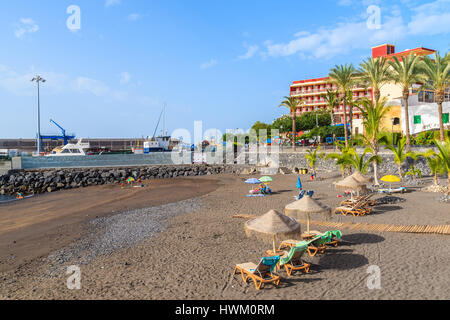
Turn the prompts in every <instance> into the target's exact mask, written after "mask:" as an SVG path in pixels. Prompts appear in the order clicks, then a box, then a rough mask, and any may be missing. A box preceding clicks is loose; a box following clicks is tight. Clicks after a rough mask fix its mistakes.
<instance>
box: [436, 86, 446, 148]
mask: <svg viewBox="0 0 450 320" xmlns="http://www.w3.org/2000/svg"><path fill="white" fill-rule="evenodd" d="M436 101H437V105H438V114H439V135H440V139H441V141H442V142H444V141H445V135H444V119H443V118H442V102H443V101H444V93H443V92H438V93H437V94H436Z"/></svg>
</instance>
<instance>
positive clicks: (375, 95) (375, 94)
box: [373, 89, 381, 102]
mask: <svg viewBox="0 0 450 320" xmlns="http://www.w3.org/2000/svg"><path fill="white" fill-rule="evenodd" d="M380 96H381V94H380V89H374V90H373V97H374V98H375V102H378V101H379V100H380Z"/></svg>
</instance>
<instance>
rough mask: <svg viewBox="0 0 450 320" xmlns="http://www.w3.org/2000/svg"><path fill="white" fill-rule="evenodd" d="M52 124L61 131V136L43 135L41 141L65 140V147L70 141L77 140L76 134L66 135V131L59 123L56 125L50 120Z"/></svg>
mask: <svg viewBox="0 0 450 320" xmlns="http://www.w3.org/2000/svg"><path fill="white" fill-rule="evenodd" d="M50 122H51V123H53V124H54V125H55V126H57V127H58V128H59V129H60V130H61V135H60V136H58V135H45V136H44V135H41V140H43V139H50V140H64V145H66V144H67V143H69V140H71V139H75V135H74V134H66V129H64V128H63V127H61V126H60V125H59V124H58V123H56V122H55V121H54V120H52V119H50Z"/></svg>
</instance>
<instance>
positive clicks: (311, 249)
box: [307, 233, 331, 257]
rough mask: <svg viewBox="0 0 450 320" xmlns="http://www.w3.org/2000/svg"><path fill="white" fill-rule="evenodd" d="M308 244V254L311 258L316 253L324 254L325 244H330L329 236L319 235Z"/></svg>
mask: <svg viewBox="0 0 450 320" xmlns="http://www.w3.org/2000/svg"><path fill="white" fill-rule="evenodd" d="M307 242H308V253H309V255H310V256H311V257H314V256H315V255H316V254H317V253H321V254H323V253H325V250H326V248H327V247H326V244H327V243H330V242H331V236H330V235H329V234H326V233H324V234H321V235H318V236H317V237H315V238H314V239H312V240H310V241H307Z"/></svg>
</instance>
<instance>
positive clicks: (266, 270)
mask: <svg viewBox="0 0 450 320" xmlns="http://www.w3.org/2000/svg"><path fill="white" fill-rule="evenodd" d="M238 272H240V273H241V276H242V280H243V281H244V283H247V280H248V279H251V280H253V283H254V284H255V288H256V290H259V289H261V286H262V285H263V284H265V283H273V284H275V286H276V287H278V285H279V284H280V281H281V277H280V276H278V275H274V274H272V272H271V271H270V267H269V266H266V265H264V264H263V263H262V259H261V261H260V263H259V264H258V265H256V264H254V263H253V262H247V263H240V264H237V265H236V266H235V267H234V270H233V274H236V273H238Z"/></svg>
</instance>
